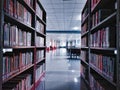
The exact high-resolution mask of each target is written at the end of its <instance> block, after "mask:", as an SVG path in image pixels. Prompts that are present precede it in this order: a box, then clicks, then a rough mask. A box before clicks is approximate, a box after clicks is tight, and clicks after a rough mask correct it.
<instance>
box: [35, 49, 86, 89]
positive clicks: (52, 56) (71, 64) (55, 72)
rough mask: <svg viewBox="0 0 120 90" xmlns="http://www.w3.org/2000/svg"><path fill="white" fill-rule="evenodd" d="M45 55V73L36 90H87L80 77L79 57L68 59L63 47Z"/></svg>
mask: <svg viewBox="0 0 120 90" xmlns="http://www.w3.org/2000/svg"><path fill="white" fill-rule="evenodd" d="M46 56H47V57H46V75H45V78H44V79H43V81H42V82H41V84H40V85H39V86H38V87H37V89H36V90H87V88H86V85H85V84H84V82H83V80H82V79H81V77H80V60H79V59H69V56H67V52H66V49H63V48H62V49H57V50H54V51H50V52H48V53H47V54H46ZM81 85H82V86H81Z"/></svg>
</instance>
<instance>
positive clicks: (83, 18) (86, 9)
mask: <svg viewBox="0 0 120 90" xmlns="http://www.w3.org/2000/svg"><path fill="white" fill-rule="evenodd" d="M87 15H88V7H87V8H85V10H84V11H83V13H82V16H81V18H82V22H83V21H84V20H85V18H86V16H87Z"/></svg>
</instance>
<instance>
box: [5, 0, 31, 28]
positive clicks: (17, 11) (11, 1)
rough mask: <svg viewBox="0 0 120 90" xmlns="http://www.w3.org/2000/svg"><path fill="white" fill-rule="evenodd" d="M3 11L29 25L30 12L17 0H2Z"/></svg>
mask: <svg viewBox="0 0 120 90" xmlns="http://www.w3.org/2000/svg"><path fill="white" fill-rule="evenodd" d="M26 1H28V0H26ZM29 1H33V0H29ZM4 11H5V12H6V13H7V14H9V15H10V16H13V17H15V18H16V19H18V20H20V21H22V22H24V23H25V24H28V25H30V26H31V24H32V23H31V22H32V14H31V13H30V12H29V11H28V10H27V9H26V8H25V7H24V6H23V5H22V4H21V3H19V1H18V0H4Z"/></svg>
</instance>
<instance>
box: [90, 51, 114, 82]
mask: <svg viewBox="0 0 120 90" xmlns="http://www.w3.org/2000/svg"><path fill="white" fill-rule="evenodd" d="M90 63H91V65H93V66H95V68H96V69H97V70H99V71H98V72H99V73H101V74H102V75H104V76H105V77H106V78H108V79H109V80H111V81H113V80H114V72H115V57H112V56H104V55H101V54H94V53H91V59H90Z"/></svg>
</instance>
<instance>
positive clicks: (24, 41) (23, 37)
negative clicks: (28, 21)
mask: <svg viewBox="0 0 120 90" xmlns="http://www.w3.org/2000/svg"><path fill="white" fill-rule="evenodd" d="M3 28H4V31H3V32H4V45H3V46H4V47H12V46H31V38H32V35H31V33H30V32H26V31H24V30H22V29H19V28H18V27H17V26H16V25H11V24H10V23H4V27H3Z"/></svg>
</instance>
